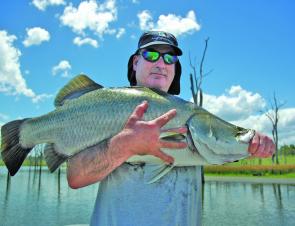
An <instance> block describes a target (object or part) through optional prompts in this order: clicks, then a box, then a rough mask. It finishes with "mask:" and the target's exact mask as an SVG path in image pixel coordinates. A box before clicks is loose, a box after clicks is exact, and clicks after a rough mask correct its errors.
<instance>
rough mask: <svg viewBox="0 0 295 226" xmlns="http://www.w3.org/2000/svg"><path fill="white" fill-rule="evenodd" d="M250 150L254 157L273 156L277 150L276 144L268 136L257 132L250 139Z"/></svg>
mask: <svg viewBox="0 0 295 226" xmlns="http://www.w3.org/2000/svg"><path fill="white" fill-rule="evenodd" d="M248 152H249V153H250V154H251V155H252V156H254V157H259V158H267V157H271V156H272V155H273V154H274V152H275V144H274V143H273V141H272V139H271V138H269V137H268V136H265V135H263V134H261V133H257V132H256V133H255V135H254V137H253V138H252V140H251V141H250V144H249V148H248Z"/></svg>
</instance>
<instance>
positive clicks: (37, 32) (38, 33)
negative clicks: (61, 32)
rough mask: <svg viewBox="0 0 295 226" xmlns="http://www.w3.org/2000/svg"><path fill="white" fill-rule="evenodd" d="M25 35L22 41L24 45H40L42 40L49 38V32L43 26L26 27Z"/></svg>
mask: <svg viewBox="0 0 295 226" xmlns="http://www.w3.org/2000/svg"><path fill="white" fill-rule="evenodd" d="M26 30H27V37H26V39H25V40H24V41H23V44H24V46H26V47H29V46H31V45H40V44H41V43H42V42H45V41H49V40H50V34H49V32H48V31H46V30H45V29H43V28H40V27H33V28H27V29H26Z"/></svg>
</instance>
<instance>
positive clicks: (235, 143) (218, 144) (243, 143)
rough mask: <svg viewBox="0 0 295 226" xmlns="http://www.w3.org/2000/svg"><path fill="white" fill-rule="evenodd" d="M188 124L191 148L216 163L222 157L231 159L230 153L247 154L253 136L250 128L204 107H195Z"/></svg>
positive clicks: (188, 138)
mask: <svg viewBox="0 0 295 226" xmlns="http://www.w3.org/2000/svg"><path fill="white" fill-rule="evenodd" d="M186 126H187V128H188V136H187V143H188V146H189V148H190V149H195V150H197V151H198V152H199V154H201V155H202V156H203V157H204V158H205V159H206V160H207V161H208V162H211V163H214V164H215V163H216V164H219V162H218V161H219V160H221V159H223V161H227V159H229V160H228V161H231V156H230V155H231V154H230V153H237V154H241V153H242V155H243V156H245V155H247V147H248V143H249V141H250V139H251V138H252V137H253V134H252V132H251V131H250V130H248V129H244V128H242V127H238V126H235V125H233V124H231V123H228V122H226V121H224V120H222V119H221V118H219V117H217V116H215V115H213V114H211V113H210V112H208V111H206V110H204V109H203V108H195V111H194V113H193V114H192V115H191V117H190V118H189V120H188V121H187V123H186ZM221 157H222V158H221Z"/></svg>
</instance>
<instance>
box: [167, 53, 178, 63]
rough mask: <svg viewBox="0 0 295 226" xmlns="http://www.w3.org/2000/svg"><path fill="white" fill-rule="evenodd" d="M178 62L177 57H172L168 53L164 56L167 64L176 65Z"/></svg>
mask: <svg viewBox="0 0 295 226" xmlns="http://www.w3.org/2000/svg"><path fill="white" fill-rule="evenodd" d="M177 60H178V58H177V56H173V55H170V54H168V53H166V54H164V61H165V63H166V64H174V63H176V61H177Z"/></svg>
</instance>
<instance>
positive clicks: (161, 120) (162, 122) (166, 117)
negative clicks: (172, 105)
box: [153, 109, 176, 127]
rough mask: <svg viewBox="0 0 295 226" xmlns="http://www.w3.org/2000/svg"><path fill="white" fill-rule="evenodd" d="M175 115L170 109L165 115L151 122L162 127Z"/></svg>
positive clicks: (173, 110)
mask: <svg viewBox="0 0 295 226" xmlns="http://www.w3.org/2000/svg"><path fill="white" fill-rule="evenodd" d="M175 115H176V110H175V109H172V110H170V111H168V112H166V113H165V114H163V115H161V116H160V117H158V118H156V119H154V120H153V121H154V122H155V123H156V124H157V125H158V126H159V127H162V126H164V125H165V124H166V123H167V122H169V120H170V119H172V118H174V117H175Z"/></svg>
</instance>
